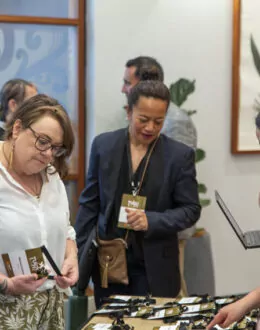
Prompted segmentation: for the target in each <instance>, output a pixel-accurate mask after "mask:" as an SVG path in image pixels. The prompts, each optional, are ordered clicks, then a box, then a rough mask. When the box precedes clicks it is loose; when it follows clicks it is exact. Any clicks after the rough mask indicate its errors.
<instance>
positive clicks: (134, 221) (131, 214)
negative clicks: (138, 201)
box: [125, 208, 148, 231]
mask: <svg viewBox="0 0 260 330" xmlns="http://www.w3.org/2000/svg"><path fill="white" fill-rule="evenodd" d="M125 210H126V213H127V223H128V224H129V225H130V226H131V227H132V228H133V230H135V231H147V230H148V220H147V216H146V214H145V212H144V211H143V210H132V209H128V208H126V209H125Z"/></svg>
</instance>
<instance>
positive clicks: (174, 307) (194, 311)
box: [80, 295, 259, 330]
mask: <svg viewBox="0 0 260 330" xmlns="http://www.w3.org/2000/svg"><path fill="white" fill-rule="evenodd" d="M242 296H243V295H232V296H225V297H224V296H223V297H211V296H207V297H205V296H193V297H184V298H176V299H174V298H156V297H153V299H156V302H155V304H154V302H152V301H151V299H150V297H146V298H145V297H139V298H138V297H128V296H127V297H126V296H120V295H117V296H114V297H111V298H109V299H108V300H109V305H106V306H104V307H103V308H102V309H100V310H98V311H97V314H94V315H93V316H92V318H91V319H90V320H88V322H86V324H85V325H82V327H81V328H80V330H90V329H104V330H105V329H109V328H110V325H112V323H113V321H114V318H110V317H109V316H108V313H111V312H112V313H114V312H113V311H112V309H113V307H114V309H116V310H117V311H118V309H117V308H116V307H119V308H123V307H122V306H125V303H126V302H127V301H129V306H130V305H131V303H132V304H134V305H132V307H136V306H141V305H142V306H143V307H139V308H138V311H137V310H133V311H132V312H131V313H132V314H131V315H132V317H129V316H124V317H123V320H124V322H125V323H126V324H128V325H129V326H130V327H131V326H133V327H134V329H135V330H158V329H159V328H160V327H162V328H163V329H165V330H166V329H169V327H170V326H171V325H172V326H171V328H170V329H179V327H180V326H181V328H182V325H180V323H182V322H188V323H187V326H188V325H190V326H191V327H192V328H193V329H205V327H206V326H207V324H208V323H209V322H210V320H211V319H212V318H213V317H214V314H215V313H217V312H218V310H219V309H220V308H222V307H223V306H224V305H227V304H229V303H232V302H234V301H237V300H238V299H240V298H241V297H242ZM130 298H131V299H130ZM136 298H137V299H136ZM147 302H149V303H153V304H154V305H149V307H147V305H146V304H145V303H147ZM140 303H141V305H139V304H140ZM166 303H167V307H165V306H164V305H165V304H166ZM136 304H138V305H136ZM108 308H109V309H110V311H108ZM165 308H166V309H165ZM104 312H105V313H106V314H100V313H104ZM128 312H129V311H128ZM137 315H139V317H137ZM141 315H145V316H146V317H149V318H154V319H146V318H142V317H141ZM257 315H258V310H252V311H251V312H250V313H249V314H247V316H245V317H244V318H243V319H242V320H239V321H238V323H234V324H232V326H231V328H229V329H244V330H245V329H246V330H249V329H250V330H252V329H256V326H257V325H256V322H257ZM114 317H115V316H114ZM163 317H164V318H167V319H168V322H173V323H168V324H165V323H164V322H163V319H162V318H163ZM119 322H120V321H119ZM176 322H177V323H176ZM97 325H98V326H97ZM190 326H189V328H190ZM184 328H186V326H185V325H184ZM218 329H221V328H218ZM257 329H259V328H257Z"/></svg>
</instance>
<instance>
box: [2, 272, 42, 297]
mask: <svg viewBox="0 0 260 330" xmlns="http://www.w3.org/2000/svg"><path fill="white" fill-rule="evenodd" d="M46 279H47V278H46V277H45V278H41V279H38V275H37V274H31V275H18V276H14V277H11V278H7V290H6V294H8V295H12V296H16V295H20V294H30V293H34V292H35V291H36V290H37V289H38V288H39V287H40V286H41V285H43V283H44V282H45V281H46Z"/></svg>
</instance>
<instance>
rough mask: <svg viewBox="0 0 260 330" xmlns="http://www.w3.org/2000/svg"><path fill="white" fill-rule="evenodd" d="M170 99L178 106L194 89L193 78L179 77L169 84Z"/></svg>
mask: <svg viewBox="0 0 260 330" xmlns="http://www.w3.org/2000/svg"><path fill="white" fill-rule="evenodd" d="M169 90H170V95H171V101H172V102H173V103H174V104H176V105H177V106H178V107H180V106H181V105H182V104H183V103H184V102H185V101H186V100H187V98H188V96H189V95H190V94H191V93H193V92H194V91H195V80H193V81H191V80H188V79H184V78H180V79H179V80H178V81H176V82H175V83H173V84H171V85H170V88H169Z"/></svg>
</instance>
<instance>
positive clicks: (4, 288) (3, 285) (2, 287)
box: [0, 278, 8, 294]
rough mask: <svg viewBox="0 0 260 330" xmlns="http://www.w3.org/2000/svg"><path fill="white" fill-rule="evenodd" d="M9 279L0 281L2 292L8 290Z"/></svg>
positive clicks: (0, 290) (0, 291) (0, 292)
mask: <svg viewBox="0 0 260 330" xmlns="http://www.w3.org/2000/svg"><path fill="white" fill-rule="evenodd" d="M7 286H8V285H7V279H6V278H4V279H3V281H2V282H0V294H5V293H6V290H7Z"/></svg>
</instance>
